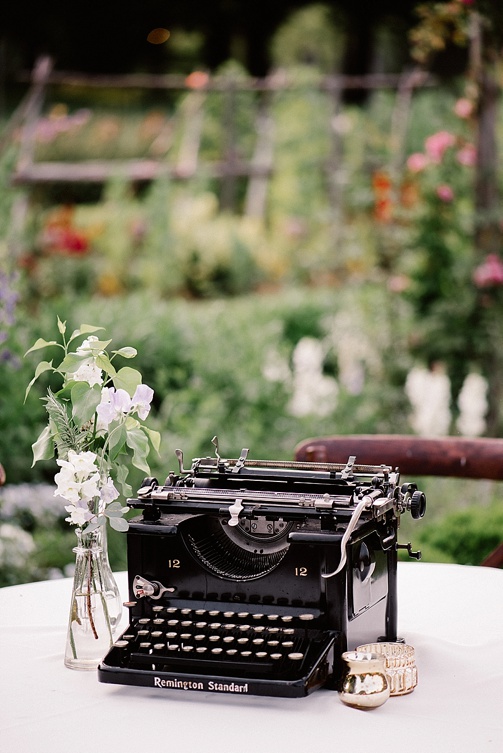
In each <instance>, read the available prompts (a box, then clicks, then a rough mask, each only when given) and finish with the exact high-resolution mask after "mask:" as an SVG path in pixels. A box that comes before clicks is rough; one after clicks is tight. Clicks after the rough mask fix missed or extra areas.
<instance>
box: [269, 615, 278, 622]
mask: <svg viewBox="0 0 503 753" xmlns="http://www.w3.org/2000/svg"><path fill="white" fill-rule="evenodd" d="M267 619H268V620H271V622H274V620H279V614H268V615H267Z"/></svg>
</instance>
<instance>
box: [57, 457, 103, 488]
mask: <svg viewBox="0 0 503 753" xmlns="http://www.w3.org/2000/svg"><path fill="white" fill-rule="evenodd" d="M95 461H96V455H95V453H94V452H90V451H88V452H75V451H74V450H69V452H68V463H69V464H70V465H71V467H72V468H73V469H74V472H75V474H76V476H78V477H79V476H80V480H81V481H82V480H83V479H84V478H86V476H89V474H91V473H93V472H94V471H95V470H96V463H95ZM63 462H64V461H63ZM59 464H60V463H59V461H58V465H59Z"/></svg>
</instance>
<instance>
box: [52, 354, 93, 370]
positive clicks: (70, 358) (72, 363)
mask: <svg viewBox="0 0 503 753" xmlns="http://www.w3.org/2000/svg"><path fill="white" fill-rule="evenodd" d="M87 360H89V356H79V355H77V353H68V354H67V355H66V356H65V357H64V358H63V360H62V361H61V363H60V364H59V371H62V372H63V374H73V372H74V371H77V369H78V368H79V366H82V364H83V363H84V362H85V361H87Z"/></svg>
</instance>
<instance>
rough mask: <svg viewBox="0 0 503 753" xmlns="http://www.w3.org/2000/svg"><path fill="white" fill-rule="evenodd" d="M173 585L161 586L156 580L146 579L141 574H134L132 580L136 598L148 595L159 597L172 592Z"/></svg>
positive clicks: (173, 589) (152, 597) (153, 597)
mask: <svg viewBox="0 0 503 753" xmlns="http://www.w3.org/2000/svg"><path fill="white" fill-rule="evenodd" d="M175 590H176V589H175V588H174V586H168V587H166V586H163V585H162V583H159V581H158V580H153V581H150V580H147V579H146V578H143V576H141V575H136V576H135V578H134V581H133V593H134V595H135V596H136V598H137V599H141V598H143V597H144V596H148V597H150V598H151V599H160V598H161V596H163V594H165V593H173V591H175Z"/></svg>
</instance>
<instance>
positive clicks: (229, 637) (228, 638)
mask: <svg viewBox="0 0 503 753" xmlns="http://www.w3.org/2000/svg"><path fill="white" fill-rule="evenodd" d="M233 640H235V638H234V636H233V635H226V636H224V643H232V641H233Z"/></svg>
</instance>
